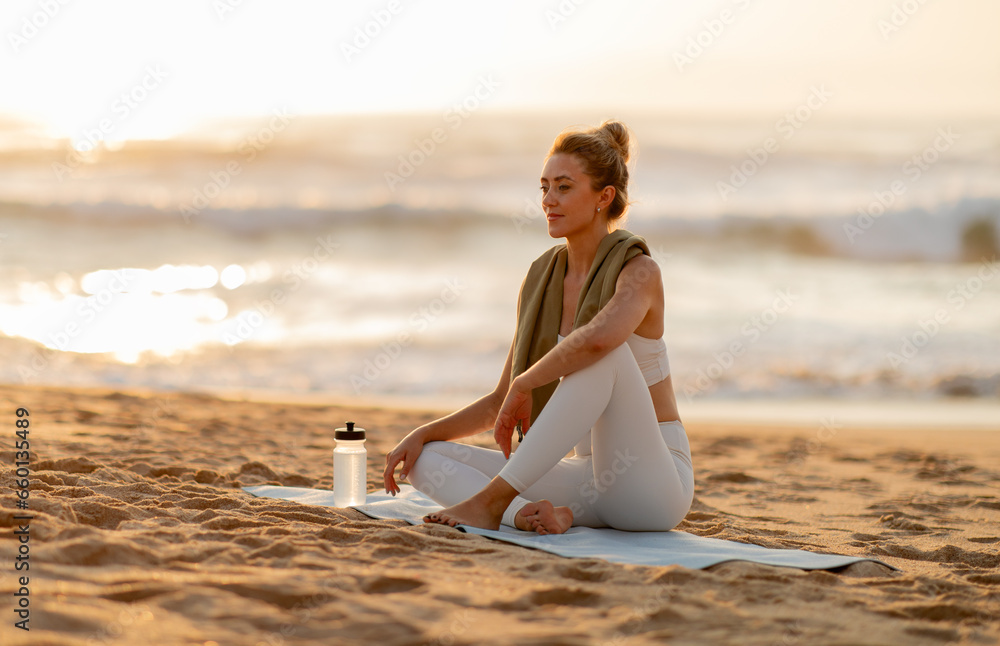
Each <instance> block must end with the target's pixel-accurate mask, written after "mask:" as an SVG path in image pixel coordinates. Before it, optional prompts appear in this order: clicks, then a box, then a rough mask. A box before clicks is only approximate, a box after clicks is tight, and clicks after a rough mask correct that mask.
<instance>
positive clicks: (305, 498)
mask: <svg viewBox="0 0 1000 646" xmlns="http://www.w3.org/2000/svg"><path fill="white" fill-rule="evenodd" d="M400 489H401V491H400V492H399V493H398V494H397V495H396V496H395V497H393V496H390V495H389V494H386V493H374V492H373V493H369V494H368V502H367V503H366V504H364V505H357V506H352V509H357V510H358V511H360V512H361V513H363V514H366V515H368V516H371V517H372V518H379V519H392V520H405V521H406V522H408V523H410V524H411V525H419V524H421V523H422V522H423V520H422V518H423V517H424V515H425V514H427V513H429V512H432V511H437V510H439V509H441V505H439V504H437V503H436V502H434V501H433V500H431V499H430V498H428V497H427V496H425V495H424V494H422V493H420V492H419V491H417V490H416V489H414V488H413V486H412V485H407V484H404V485H400ZM243 490H244V491H246V492H247V493H249V494H252V495H254V496H259V497H262V498H280V499H281V500H293V501H295V502H300V503H303V504H307V505H319V506H321V507H334V506H335V505H334V504H333V491H331V490H327V489H306V488H303V487H278V486H274V485H256V486H252V487H243ZM457 529H460V530H462V531H465V532H469V533H471V534H479V535H480V536H486V537H488V538H493V539H496V540H499V541H506V542H508V543H514V544H516V545H522V546H524V547H533V548H535V549H539V550H544V551H546V552H551V553H553V554H558V555H559V556H565V557H567V558H599V559H604V560H605V561H611V562H614V563H632V564H634V565H682V566H684V567H687V568H691V569H701V568H706V567H709V566H712V565H716V564H717V563H722V562H724V561H751V562H753V563H762V564H764V565H779V566H785V567H796V568H800V569H803V570H829V569H832V568H838V567H842V566H844V565H850V564H851V563H857V562H858V561H873V562H875V563H880V564H882V565H885V566H886V567H889V568H892V569H894V570H898V569H899V568H895V567H893V566H891V565H889V564H888V563H884V562H882V561H879V560H878V559H872V558H867V557H863V556H843V555H840V554H820V553H817V552H808V551H806V550H790V549H771V548H767V547H761V546H760V545H750V544H747V543H737V542H734V541H725V540H721V539H718V538H710V537H707V536H695V535H694V534H688V533H687V532H682V531H679V530H676V529H674V530H670V531H669V532H623V531H620V530H617V529H608V528H601V529H594V528H591V527H571V528H570V530H569V531H568V532H566V533H565V534H554V535H549V536H542V535H539V534H535V533H534V532H524V531H521V530H519V529H515V528H513V527H507V526H505V525H501V526H500V529H499V530H492V529H480V528H478V527H469V526H468V525H459V526H458V527H457Z"/></svg>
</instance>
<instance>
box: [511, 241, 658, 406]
mask: <svg viewBox="0 0 1000 646" xmlns="http://www.w3.org/2000/svg"><path fill="white" fill-rule="evenodd" d="M662 285H663V283H662V278H661V276H660V267H659V265H657V264H656V261H654V260H653V259H652V258H650V257H649V256H646V255H640V256H636V257H635V258H633V259H632V260H630V261H628V262H627V263H625V266H624V267H622V270H621V272H620V273H619V274H618V281H617V282H616V283H615V294H614V296H612V297H611V300H609V301H608V303H607V304H606V305H605V306H604V307H603V308H601V310H600V311H599V312H598V313H597V314H596V315H595V316H594V318H593V319H591V321H590V322H589V323H587V324H586V325H584V326H581V327H579V328H577V329H576V330H573V332H571V333H570V334H569V336H567V337H566V338H565V339H564V340H563V341H562V343H560V344H558V345H557V346H556V347H554V348H553V349H552V350H550V351H549V352H548V353H547V354H546V355H545V356H544V357H542V358H541V359H539V360H538V361H537V362H535V364H534V365H533V366H531V368H529V369H528V370H526V371H525V372H523V373H522V374H521V375H519V376H518V377H517V379H516V380H515V382H517V381H521V382H522V383H521V384H519V385H520V386H521V387H524V388H527V389H528V390H531V389H533V388H537V387H538V386H542V385H544V384H547V383H549V382H551V381H555V380H556V379H558V378H559V377H562V376H564V375H568V374H570V373H572V372H576V371H577V370H581V369H582V368H586V367H587V366H589V365H591V364H593V363H596V362H597V360H598V359H601V358H602V357H604V356H605V355H607V354H608V353H609V352H611V351H612V350H613V349H615V348H617V347H618V346H620V345H621V344H623V343H625V341H626V340H627V339H628V337H629V336H630V335H631V334H632V333H633V332H635V330H636V328H637V327H639V324H640V323H642V321H643V319H644V318H645V317H646V315H647V314H648V313H649V310H650V308H651V307H652V305H653V303H654V302H655V296H656V291H657V290H660V291H662V290H663V286H662Z"/></svg>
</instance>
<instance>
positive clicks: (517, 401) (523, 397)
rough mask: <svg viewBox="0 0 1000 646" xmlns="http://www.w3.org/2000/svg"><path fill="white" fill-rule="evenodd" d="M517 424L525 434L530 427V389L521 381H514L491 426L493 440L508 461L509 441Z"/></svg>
mask: <svg viewBox="0 0 1000 646" xmlns="http://www.w3.org/2000/svg"><path fill="white" fill-rule="evenodd" d="M518 422H520V424H521V432H522V433H527V432H528V428H529V427H530V426H531V389H530V388H527V387H526V386H525V385H524V382H523V381H520V380H519V379H514V382H513V383H512V384H511V385H510V389H509V390H508V391H507V396H506V397H505V398H504V400H503V405H502V406H500V413H499V414H497V421H496V424H494V425H493V439H494V440H496V443H497V446H499V447H500V450H501V451H503V455H504V457H505V458H507V459H510V449H511V440H512V438H513V436H514V429H515V428H516V427H517V424H518Z"/></svg>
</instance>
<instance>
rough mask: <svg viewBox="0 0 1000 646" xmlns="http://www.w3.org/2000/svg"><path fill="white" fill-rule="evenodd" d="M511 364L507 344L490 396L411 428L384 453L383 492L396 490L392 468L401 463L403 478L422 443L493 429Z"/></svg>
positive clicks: (393, 493) (421, 448) (508, 379)
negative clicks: (502, 362) (504, 356)
mask: <svg viewBox="0 0 1000 646" xmlns="http://www.w3.org/2000/svg"><path fill="white" fill-rule="evenodd" d="M513 361H514V344H513V342H511V345H510V350H508V351H507V362H506V363H505V364H504V368H503V374H502V375H500V381H499V382H497V387H496V388H495V389H493V392H492V393H490V394H488V395H485V396H483V397H480V398H479V399H477V400H476V401H474V402H472V403H471V404H469V405H468V406H466V407H464V408H462V409H460V410H457V411H455V412H454V413H452V414H450V415H446V416H444V417H442V418H440V419H436V420H434V421H433V422H430V423H428V424H424V425H423V426H420V427H418V428H415V429H413V430H412V431H410V432H409V433H408V434H407V435H406V437H404V438H403V439H402V440H400V441H399V443H398V444H396V446H395V447H393V449H392V450H391V451H389V452H388V453H386V455H385V469H383V470H382V480H383V483H384V484H385V491H386V493H391V494H392V495H394V496H395V495H396V494H397V493H398V492H399V491H400V489H399V485H398V484H396V477H395V475H394V474H395V471H396V466H397V465H399V463H400V462H402V463H403V468H402V470H401V471H400V476H401V477H402V478H404V479H405V478H406V476H407V475H409V473H410V469H412V468H413V464H414V463H415V462H416V461H417V458H418V457H420V453H421V452H422V451H423V448H424V444H426V443H428V442H434V441H436V440H455V439H458V438H460V437H468V436H469V435H475V434H476V433H479V432H481V431H484V430H486V429H488V428H491V427H492V426H493V422H494V421H495V420H496V416H497V411H498V410H500V405H501V404H502V403H503V401H504V397H506V396H507V389H508V387H509V385H510V370H511V364H512V363H513Z"/></svg>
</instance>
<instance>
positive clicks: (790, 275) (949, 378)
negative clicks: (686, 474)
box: [0, 115, 1000, 401]
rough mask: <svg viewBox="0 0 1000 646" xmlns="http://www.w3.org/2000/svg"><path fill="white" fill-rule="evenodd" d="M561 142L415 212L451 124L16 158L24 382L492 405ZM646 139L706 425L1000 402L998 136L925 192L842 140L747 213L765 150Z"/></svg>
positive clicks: (540, 237) (878, 147)
mask: <svg viewBox="0 0 1000 646" xmlns="http://www.w3.org/2000/svg"><path fill="white" fill-rule="evenodd" d="M491 119H492V120H491ZM556 122H557V119H556V118H553V117H551V116H546V117H544V118H543V117H539V118H537V119H534V120H527V121H524V120H522V121H518V120H517V119H514V118H503V119H501V118H499V117H497V118H493V117H489V116H488V115H484V116H483V117H482V119H480V120H479V121H477V122H475V123H474V122H473V121H472V120H470V123H469V124H468V126H467V127H465V128H463V130H462V131H461V132H459V133H456V135H455V136H454V137H452V138H451V139H450V140H449V142H448V146H447V147H444V146H442V149H441V150H440V151H437V152H436V153H435V155H434V156H433V157H432V158H430V159H428V160H426V161H425V162H424V163H423V164H421V165H420V166H419V167H418V168H415V169H414V170H413V173H412V174H411V175H410V176H409V177H407V178H406V180H405V182H403V183H402V184H399V185H393V186H392V187H390V186H389V185H388V184H387V182H386V180H385V173H386V172H389V171H393V169H395V168H396V166H397V165H398V157H399V155H403V156H404V157H405V155H406V154H407V152H408V150H409V148H408V146H412V142H413V139H414V137H419V135H420V133H421V132H422V131H423V130H422V128H424V126H425V125H432V124H430V122H428V124H425V123H424V122H423V121H421V119H420V118H414V119H413V120H411V121H408V122H405V124H403V125H400V124H399V123H397V122H393V123H389V124H387V123H385V122H383V121H379V120H377V119H375V118H368V120H364V119H360V118H359V120H356V121H355V122H351V123H345V122H343V121H335V122H330V123H327V122H322V123H318V124H317V123H312V124H308V123H304V122H301V123H296V124H294V125H295V127H290V128H289V130H288V132H287V133H283V136H284V139H280V138H279V139H278V140H277V141H275V142H274V144H273V145H272V147H271V148H269V149H268V150H267V151H265V152H266V154H260V155H259V156H258V157H257V158H255V159H254V160H249V159H245V158H243V157H241V156H240V154H239V153H238V152H237V151H238V150H239V149H240V148H239V145H238V141H233V142H220V141H217V140H208V139H191V140H184V141H174V142H170V143H169V144H168V143H162V144H157V143H155V142H153V143H146V144H134V145H132V144H130V145H126V146H125V148H123V149H120V150H99V151H97V152H96V153H93V154H91V155H89V156H87V157H86V162H85V163H84V164H81V165H80V166H78V167H77V168H76V169H75V170H74V174H73V175H72V176H70V177H63V178H59V179H57V178H55V177H54V176H53V175H52V167H51V162H53V161H55V160H58V159H60V158H61V157H60V156H63V155H65V153H66V151H65V150H62V149H59V148H58V147H57V146H56V147H50V148H46V149H40V150H23V149H22V150H5V151H0V162H3V163H6V164H7V166H8V167H9V168H10V170H11V172H9V173H5V174H3V175H0V353H2V356H3V357H4V358H5V361H4V362H2V364H0V380H2V381H5V382H12V383H62V384H111V385H115V384H129V385H144V386H151V387H161V388H210V387H212V388H218V387H231V388H267V389H279V390H295V391H303V392H319V393H331V394H338V395H343V396H347V397H361V396H365V397H377V396H379V395H399V396H411V397H431V396H435V395H448V396H451V397H457V398H468V399H469V400H470V401H471V399H474V398H476V397H478V396H481V395H482V394H484V393H485V392H488V391H490V390H492V388H493V387H494V386H495V384H496V381H497V379H498V378H499V376H500V372H501V369H502V367H503V362H504V358H505V356H506V353H507V350H508V347H509V345H510V341H511V337H512V334H513V329H514V319H515V307H516V302H517V292H518V289H519V287H520V282H521V280H522V278H523V276H524V273H525V272H526V271H527V268H528V266H529V264H530V262H531V260H532V259H534V258H535V257H537V255H538V254H540V253H541V252H542V251H544V250H545V249H546V248H548V247H549V246H550V245H552V244H556V243H558V242H561V241H558V240H552V239H551V238H549V237H548V235H547V233H546V228H545V222H544V218H542V217H541V212H540V209H539V206H538V195H537V184H538V179H537V175H538V171H539V169H540V166H541V160H542V156H543V155H544V152H545V150H547V146H548V144H549V143H550V142H551V137H552V136H553V135H554V133H555V132H557V131H558V128H557V127H556V126H555V124H556ZM632 125H633V128H634V129H635V130H636V134H637V136H638V137H639V144H640V152H639V156H638V158H637V161H636V166H635V169H634V174H633V179H634V181H633V186H632V193H631V194H630V198H631V199H632V200H633V201H634V204H633V206H632V209H631V212H630V214H629V218H628V220H627V222H626V224H625V226H626V227H627V228H628V229H630V230H632V231H634V232H636V233H639V234H642V235H644V236H645V237H646V238H647V240H648V241H649V243H650V247H651V250H652V255H653V258H654V259H655V260H656V261H657V263H659V266H660V269H661V273H662V275H663V281H664V293H665V302H666V312H665V325H666V329H665V332H664V336H665V339H666V342H667V347H668V351H669V353H670V359H671V367H672V369H673V377H674V387H675V390H676V391H677V393H678V397H679V398H680V399H682V401H683V400H684V399H687V400H688V401H694V400H698V399H705V398H709V399H711V398H719V397H730V398H731V397H755V398H788V397H830V396H832V397H855V398H872V397H876V398H877V397H912V396H917V397H925V396H928V395H930V396H942V395H949V394H951V395H954V394H960V395H966V396H973V397H985V398H996V397H997V395H998V389H1000V268H998V265H997V264H996V263H995V259H994V258H993V257H992V256H991V255H990V254H991V250H990V247H989V245H988V244H986V243H984V242H983V240H984V237H983V235H982V233H981V231H982V228H983V225H982V224H981V223H983V222H986V223H987V224H988V223H990V222H992V223H996V222H997V220H998V217H1000V152H998V144H997V142H998V141H1000V137H998V136H997V133H996V132H995V131H989V130H988V129H987V130H982V129H981V130H976V129H975V128H976V127H980V126H975V125H973V126H970V127H969V128H967V129H966V130H963V133H964V135H963V139H961V140H959V141H960V143H956V144H955V145H954V146H953V147H951V148H950V149H948V150H945V151H943V152H940V153H939V154H938V156H937V159H936V161H935V162H934V163H933V164H931V165H929V166H928V167H927V169H926V170H924V171H922V172H921V175H920V176H919V177H917V178H915V179H914V178H913V173H912V168H913V166H912V165H911V166H907V164H908V163H912V161H913V157H914V155H918V156H919V155H922V154H923V152H924V151H926V150H928V146H931V147H933V145H934V141H935V137H936V136H938V135H937V134H936V130H935V129H933V128H930V129H927V128H919V127H914V128H911V129H901V128H898V127H895V128H893V127H883V128H881V129H877V128H871V127H869V128H867V130H866V129H865V128H843V129H842V130H841V131H840V132H834V131H832V130H830V129H829V128H827V129H826V130H824V129H823V128H820V127H819V126H816V128H815V129H814V130H813V131H812V133H811V134H810V133H805V132H804V133H802V136H801V137H797V139H796V142H795V143H796V146H797V147H794V148H793V147H791V146H789V147H786V148H785V149H783V150H782V151H779V153H777V154H775V155H773V156H772V158H771V159H770V160H768V162H767V163H766V164H765V165H763V166H761V167H760V168H757V169H756V170H755V171H754V173H753V175H752V176H750V177H747V178H746V181H745V183H744V184H743V185H742V186H741V187H740V188H739V189H738V190H737V191H735V192H727V191H722V190H721V189H720V188H719V186H720V182H722V183H724V184H725V183H732V182H733V181H734V177H733V173H734V170H733V169H734V168H736V169H739V168H741V166H742V165H743V162H744V161H746V156H747V155H746V153H745V150H746V148H747V146H749V147H751V148H752V146H753V145H754V142H755V141H757V140H758V139H759V137H760V136H761V133H760V132H757V131H756V130H755V128H754V127H753V126H752V125H749V126H745V127H744V126H741V127H737V126H734V125H732V124H728V125H727V124H714V125H713V124H710V123H701V122H698V123H693V124H687V127H681V126H680V125H678V124H673V123H670V122H668V121H662V122H661V121H657V120H655V119H652V118H650V119H649V120H647V121H645V122H644V121H642V120H636V121H635V122H634V123H633V124H632ZM296 128H298V130H296ZM970 141H971V142H973V143H972V144H969V145H964V144H968V142H970ZM960 144H963V145H960ZM230 161H235V162H236V163H237V164H238V165H239V167H240V171H241V172H240V173H239V174H238V175H235V174H230V175H229V176H228V177H224V176H223V175H220V173H222V172H223V171H220V169H223V170H224V169H226V167H227V164H228V163H229V162H230ZM908 169H909V170H908ZM736 179H737V180H738V179H739V178H736ZM898 182H902V183H903V184H898ZM223 183H225V186H222V184H223ZM894 183H896V184H894ZM901 186H902V187H905V190H902V191H896V190H894V188H893V187H895V189H899V188H900V187H901ZM886 191H889V193H888V194H892V195H893V196H894V197H892V199H891V202H890V198H889V197H887V195H888V194H887V193H886ZM723 193H725V195H723ZM977 223H980V224H977ZM977 226H978V227H979V229H977V228H976V227H977ZM977 231H979V233H977Z"/></svg>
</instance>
